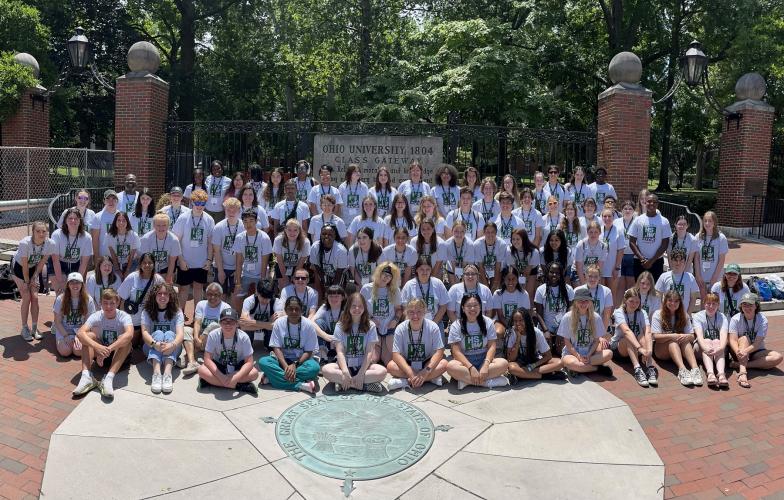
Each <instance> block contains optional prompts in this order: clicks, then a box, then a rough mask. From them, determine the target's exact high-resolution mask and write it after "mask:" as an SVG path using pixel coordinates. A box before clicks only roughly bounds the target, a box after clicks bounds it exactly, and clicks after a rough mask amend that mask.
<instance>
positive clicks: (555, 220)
mask: <svg viewBox="0 0 784 500" xmlns="http://www.w3.org/2000/svg"><path fill="white" fill-rule="evenodd" d="M564 219H566V217H565V216H564V214H561V213H559V214H558V217H553V216H552V215H550V213H549V212H548V213H546V214H544V215H543V216H542V220H543V221H544V228H542V242H545V241H547V237H548V236H550V233H554V232H556V231H558V228H559V227H560V225H561V221H563V220H564Z"/></svg>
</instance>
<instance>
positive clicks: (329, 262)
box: [310, 241, 348, 278]
mask: <svg viewBox="0 0 784 500" xmlns="http://www.w3.org/2000/svg"><path fill="white" fill-rule="evenodd" d="M320 248H321V242H320V241H316V242H315V243H313V245H311V247H310V263H311V264H313V265H314V266H317V267H318V268H320V269H321V272H322V274H323V275H325V276H327V277H329V278H332V277H333V276H335V272H336V271H337V270H338V269H346V268H347V267H348V250H346V247H344V246H343V245H341V244H340V243H338V242H337V241H335V242H333V243H332V248H331V249H330V250H325V251H324V252H323V254H322V255H321V258H319V249H320Z"/></svg>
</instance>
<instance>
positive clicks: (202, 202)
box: [193, 201, 207, 207]
mask: <svg viewBox="0 0 784 500" xmlns="http://www.w3.org/2000/svg"><path fill="white" fill-rule="evenodd" d="M205 205H207V202H206V201H194V202H193V206H195V207H203V206H205Z"/></svg>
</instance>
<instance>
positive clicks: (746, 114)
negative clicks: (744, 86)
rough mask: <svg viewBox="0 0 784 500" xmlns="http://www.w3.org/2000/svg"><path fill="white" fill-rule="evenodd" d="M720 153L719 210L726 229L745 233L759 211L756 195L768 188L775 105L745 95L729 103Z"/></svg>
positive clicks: (722, 223)
mask: <svg viewBox="0 0 784 500" xmlns="http://www.w3.org/2000/svg"><path fill="white" fill-rule="evenodd" d="M727 111H729V112H730V113H737V115H732V114H731V115H729V116H726V117H725V119H724V125H723V127H722V132H721V150H720V153H719V194H718V196H717V198H716V212H717V215H718V216H719V224H720V225H721V226H722V228H723V229H724V228H726V229H725V232H728V233H729V234H732V235H735V236H744V235H746V234H748V233H749V232H750V230H751V226H752V224H753V221H754V220H755V219H754V218H755V216H756V217H757V220H758V219H759V205H760V199H757V214H755V213H754V212H755V210H754V202H753V201H752V200H753V198H752V197H753V196H754V195H758V196H764V195H765V194H766V193H767V191H768V174H769V172H770V145H771V135H772V128H773V118H774V108H773V106H770V105H769V104H767V103H765V102H762V101H759V100H755V99H745V100H742V101H738V102H736V103H734V104H732V105H731V106H729V107H727Z"/></svg>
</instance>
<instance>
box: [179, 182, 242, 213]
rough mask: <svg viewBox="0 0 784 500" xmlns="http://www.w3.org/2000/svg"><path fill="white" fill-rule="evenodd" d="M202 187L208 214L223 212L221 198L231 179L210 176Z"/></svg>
mask: <svg viewBox="0 0 784 500" xmlns="http://www.w3.org/2000/svg"><path fill="white" fill-rule="evenodd" d="M204 185H205V187H206V188H207V206H206V207H205V209H206V210H209V211H210V212H223V197H224V196H225V195H226V191H228V190H229V187H230V186H231V179H229V178H228V177H226V176H221V177H213V176H212V174H210V175H208V176H207V178H206V179H205V180H204ZM183 196H184V195H183Z"/></svg>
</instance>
